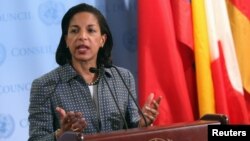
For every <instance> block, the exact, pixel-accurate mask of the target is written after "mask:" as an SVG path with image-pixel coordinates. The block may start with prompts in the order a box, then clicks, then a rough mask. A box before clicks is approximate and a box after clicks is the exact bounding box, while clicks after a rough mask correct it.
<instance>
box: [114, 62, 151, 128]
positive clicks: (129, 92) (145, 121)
mask: <svg viewBox="0 0 250 141" xmlns="http://www.w3.org/2000/svg"><path fill="white" fill-rule="evenodd" d="M110 67H113V68H115V70H116V72H117V73H118V75H119V76H120V78H121V80H122V82H123V84H124V86H125V87H126V89H127V91H128V94H129V95H130V96H131V97H132V99H133V101H134V103H135V105H136V107H137V108H138V111H139V113H140V114H141V115H142V118H143V120H144V123H145V125H146V127H147V126H148V124H147V120H146V117H145V116H144V114H143V113H142V110H141V108H140V107H139V105H138V104H137V101H136V100H135V98H134V96H133V95H132V93H131V91H130V89H129V88H128V86H127V84H126V83H125V80H124V79H123V77H122V75H121V72H120V71H119V70H118V68H117V67H116V66H114V65H111V66H110Z"/></svg>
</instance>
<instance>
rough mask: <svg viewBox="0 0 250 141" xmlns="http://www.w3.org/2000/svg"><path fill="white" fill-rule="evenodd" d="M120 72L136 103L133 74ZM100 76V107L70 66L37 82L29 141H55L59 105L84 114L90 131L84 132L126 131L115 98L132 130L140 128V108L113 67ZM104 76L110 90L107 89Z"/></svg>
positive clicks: (122, 69)
mask: <svg viewBox="0 0 250 141" xmlns="http://www.w3.org/2000/svg"><path fill="white" fill-rule="evenodd" d="M118 69H119V71H120V72H121V74H122V77H123V79H124V80H125V83H126V85H127V86H128V87H129V89H130V91H131V92H132V94H133V96H134V97H135V98H136V100H137V95H136V90H135V82H134V78H133V76H132V74H131V73H130V72H129V71H128V70H127V69H124V68H120V67H119V68H118ZM100 76H101V77H100V80H99V83H98V85H97V93H98V100H97V101H98V104H99V106H98V108H96V105H95V103H94V101H93V99H92V97H91V94H90V90H89V87H88V85H87V84H86V83H85V81H84V79H83V78H82V77H81V76H79V75H78V74H77V73H76V71H75V70H74V69H73V68H72V66H71V65H69V64H66V65H64V66H60V67H58V68H56V69H55V70H52V71H51V72H49V73H47V74H45V75H43V76H42V77H40V78H38V79H35V80H34V81H33V83H32V87H31V95H30V106H29V118H28V119H29V123H30V126H29V141H53V140H55V137H54V132H55V130H57V129H58V128H60V124H59V115H58V114H57V113H56V112H55V108H56V107H57V106H60V107H62V108H64V109H65V110H66V111H77V112H82V113H83V115H84V118H85V119H86V121H87V128H86V129H85V130H84V131H83V133H84V134H93V133H98V132H109V131H113V130H120V129H124V125H125V124H124V122H123V120H122V117H121V115H120V113H119V111H118V108H117V106H116V104H115V102H114V99H116V101H117V103H118V105H119V108H120V109H121V112H122V114H123V115H125V118H126V122H127V124H128V126H129V128H134V127H137V126H138V121H139V117H140V116H139V113H138V109H137V107H136V105H135V103H134V102H133V100H132V98H131V96H129V94H128V90H127V89H126V87H125V85H124V84H123V82H122V80H121V78H120V76H119V75H118V73H117V71H116V70H115V69H114V68H105V69H103V71H101V73H100ZM104 77H105V79H106V80H107V82H108V84H109V86H110V87H111V90H110V89H109V88H108V87H107V83H106V82H105V79H104ZM110 91H112V93H113V95H114V97H113V96H112V94H111V92H110Z"/></svg>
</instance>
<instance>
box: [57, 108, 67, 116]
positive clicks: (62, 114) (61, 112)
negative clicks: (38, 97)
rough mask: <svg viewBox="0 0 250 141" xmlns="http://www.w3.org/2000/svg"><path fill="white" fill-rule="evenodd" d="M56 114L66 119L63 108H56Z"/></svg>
mask: <svg viewBox="0 0 250 141" xmlns="http://www.w3.org/2000/svg"><path fill="white" fill-rule="evenodd" d="M56 112H57V113H58V114H59V116H60V119H63V118H65V117H66V111H65V110H64V109H63V108H61V107H56Z"/></svg>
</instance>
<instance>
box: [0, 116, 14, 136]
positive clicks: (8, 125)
mask: <svg viewBox="0 0 250 141" xmlns="http://www.w3.org/2000/svg"><path fill="white" fill-rule="evenodd" d="M13 131H14V120H13V118H12V116H10V115H2V114H0V139H2V138H8V137H9V136H10V135H11V134H12V133H13Z"/></svg>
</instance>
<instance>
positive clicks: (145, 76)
mask: <svg viewBox="0 0 250 141" xmlns="http://www.w3.org/2000/svg"><path fill="white" fill-rule="evenodd" d="M138 6H139V7H138V9H139V12H138V17H139V21H138V24H139V25H138V29H139V31H138V34H139V38H138V39H139V40H138V42H139V50H138V53H139V54H138V56H139V58H138V60H139V62H138V64H139V68H138V70H139V73H138V75H139V80H138V81H139V82H138V83H139V101H140V104H141V105H142V104H143V103H144V102H145V101H146V99H147V96H148V95H149V93H150V92H154V93H155V95H156V96H163V99H162V101H161V104H160V108H159V112H160V114H159V116H158V118H157V120H156V122H155V124H157V125H164V124H168V123H174V122H182V121H193V120H194V117H193V115H194V114H193V111H192V104H191V100H190V97H189V94H188V89H187V85H186V79H185V74H184V68H183V64H182V60H181V55H180V52H179V49H178V46H177V42H176V33H175V27H174V21H173V16H172V8H171V3H170V1H169V0H166V1H163V0H154V1H152V0H139V4H138Z"/></svg>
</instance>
